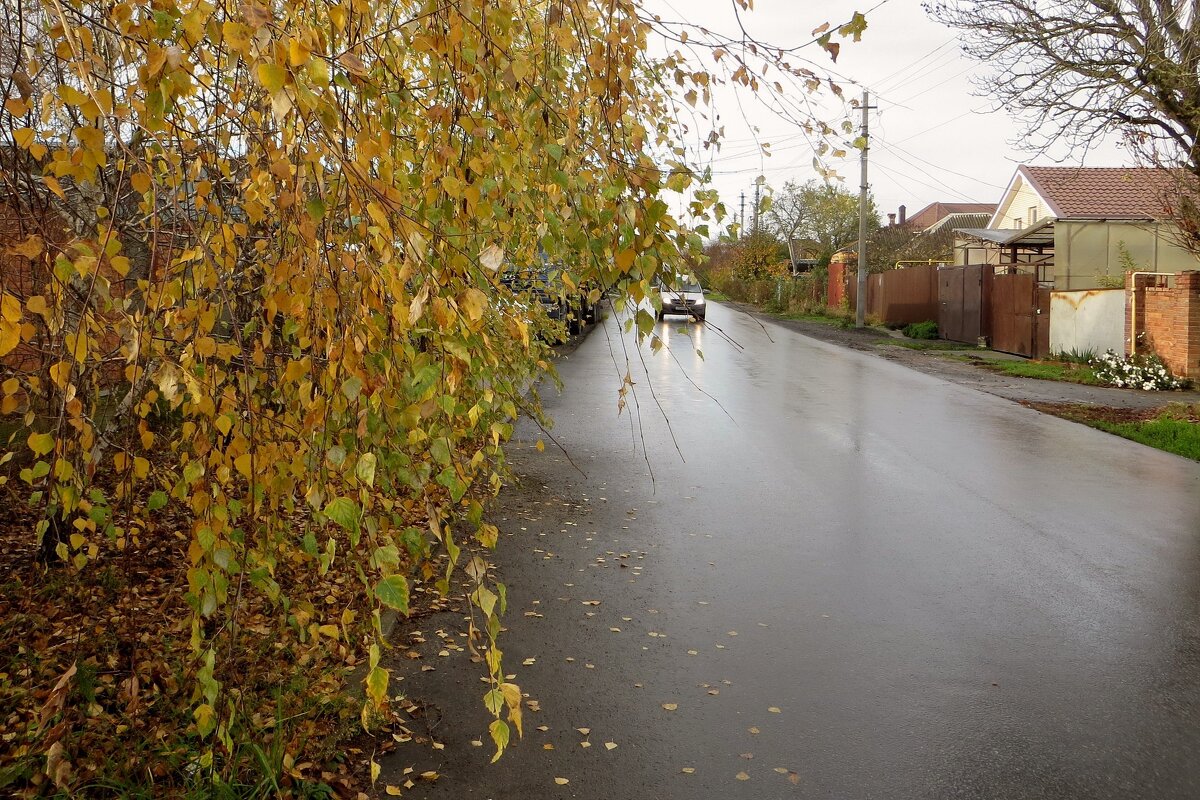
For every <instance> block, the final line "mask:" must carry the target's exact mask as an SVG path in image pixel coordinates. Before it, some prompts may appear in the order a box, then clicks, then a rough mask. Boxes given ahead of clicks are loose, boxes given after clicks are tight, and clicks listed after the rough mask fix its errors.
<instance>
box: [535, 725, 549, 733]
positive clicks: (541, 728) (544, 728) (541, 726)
mask: <svg viewBox="0 0 1200 800" xmlns="http://www.w3.org/2000/svg"><path fill="white" fill-rule="evenodd" d="M537 729H538V730H539V731H541V732H542V733H545V732H546V731H548V730H550V726H549V725H538V727H537Z"/></svg>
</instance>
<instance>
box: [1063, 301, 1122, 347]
mask: <svg viewBox="0 0 1200 800" xmlns="http://www.w3.org/2000/svg"><path fill="white" fill-rule="evenodd" d="M1089 350H1090V351H1091V352H1093V353H1095V354H1096V355H1099V354H1101V353H1103V352H1104V351H1106V350H1112V351H1113V352H1116V353H1123V352H1125V290H1124V289H1092V290H1087V291H1075V292H1058V291H1055V292H1051V293H1050V352H1051V353H1072V352H1074V353H1081V354H1082V353H1085V352H1087V351H1089Z"/></svg>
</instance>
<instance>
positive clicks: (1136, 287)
mask: <svg viewBox="0 0 1200 800" xmlns="http://www.w3.org/2000/svg"><path fill="white" fill-rule="evenodd" d="M1126 289H1128V290H1129V291H1127V292H1126V295H1127V301H1126V304H1125V350H1126V352H1127V353H1128V352H1132V351H1133V344H1134V343H1133V342H1131V341H1130V336H1131V335H1136V336H1137V341H1136V351H1137V352H1138V353H1147V352H1155V353H1157V354H1158V355H1159V356H1160V357H1161V358H1162V360H1163V363H1165V364H1166V365H1167V368H1168V369H1169V370H1171V372H1172V373H1173V374H1175V375H1177V376H1180V377H1185V378H1200V272H1195V271H1193V272H1180V273H1179V274H1178V275H1177V276H1176V278H1175V286H1173V287H1169V286H1167V281H1166V279H1165V277H1164V276H1158V275H1138V276H1136V278H1135V277H1134V276H1133V275H1132V273H1131V274H1130V275H1129V277H1127V278H1126ZM1131 323H1132V324H1131Z"/></svg>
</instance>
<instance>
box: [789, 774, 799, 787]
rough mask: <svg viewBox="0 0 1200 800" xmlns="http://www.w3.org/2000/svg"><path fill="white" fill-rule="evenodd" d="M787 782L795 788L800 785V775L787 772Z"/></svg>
mask: <svg viewBox="0 0 1200 800" xmlns="http://www.w3.org/2000/svg"><path fill="white" fill-rule="evenodd" d="M788 780H789V781H791V782H792V783H793V784H795V785H796V786H799V785H800V774H799V773H796V772H788Z"/></svg>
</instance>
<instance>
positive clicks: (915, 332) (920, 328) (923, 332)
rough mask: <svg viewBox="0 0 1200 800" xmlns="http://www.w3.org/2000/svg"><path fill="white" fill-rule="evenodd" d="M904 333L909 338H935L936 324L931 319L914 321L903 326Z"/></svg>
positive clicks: (936, 334) (936, 332) (936, 335)
mask: <svg viewBox="0 0 1200 800" xmlns="http://www.w3.org/2000/svg"><path fill="white" fill-rule="evenodd" d="M904 335H905V336H907V337H908V338H910V339H936V338H938V326H937V323H936V322H934V321H933V320H926V321H924V322H914V323H912V324H910V325H905V326H904Z"/></svg>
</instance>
